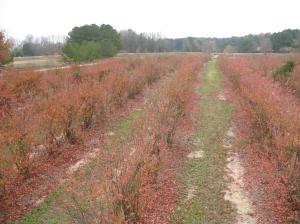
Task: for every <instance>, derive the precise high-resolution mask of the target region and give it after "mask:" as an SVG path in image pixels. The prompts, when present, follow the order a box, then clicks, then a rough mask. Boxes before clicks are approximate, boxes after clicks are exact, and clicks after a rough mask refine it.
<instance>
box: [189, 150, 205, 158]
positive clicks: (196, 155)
mask: <svg viewBox="0 0 300 224" xmlns="http://www.w3.org/2000/svg"><path fill="white" fill-rule="evenodd" d="M203 156H204V151H202V150H198V151H193V152H190V153H189V154H188V155H187V157H188V158H189V159H199V158H202V157H203Z"/></svg>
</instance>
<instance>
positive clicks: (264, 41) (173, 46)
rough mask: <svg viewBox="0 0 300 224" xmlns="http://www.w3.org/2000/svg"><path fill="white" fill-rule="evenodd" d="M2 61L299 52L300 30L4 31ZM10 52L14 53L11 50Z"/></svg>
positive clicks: (93, 26) (90, 27) (0, 47)
mask: <svg viewBox="0 0 300 224" xmlns="http://www.w3.org/2000/svg"><path fill="white" fill-rule="evenodd" d="M0 34H1V35H0V39H1V40H0V42H2V43H0V44H2V45H0V54H1V55H6V56H5V57H4V56H1V55H0V57H1V58H2V59H1V58H0V64H4V63H7V62H9V61H10V60H11V58H12V57H13V56H41V55H54V54H62V55H63V58H64V59H65V60H68V61H91V60H95V59H98V58H103V57H112V56H114V55H115V54H117V53H118V52H119V51H121V52H130V53H138V52H141V53H144V52H208V53H211V52H226V53H267V52H299V51H300V30H299V29H294V30H292V29H286V30H283V31H281V32H277V33H265V34H258V35H252V34H250V35H246V36H242V37H229V38H203V37H200V38H198V37H186V38H175V39H171V38H163V37H162V36H161V35H160V34H157V33H140V34H139V33H137V32H135V31H133V30H131V29H129V30H122V31H120V32H118V31H116V30H115V29H114V28H113V27H112V26H111V25H106V24H102V25H101V26H98V25H96V24H91V25H84V26H80V27H74V28H73V29H72V30H71V31H70V32H69V34H68V36H67V37H55V36H52V37H41V38H34V37H33V36H32V35H28V36H27V37H26V38H25V40H23V41H22V42H16V41H15V43H14V44H13V45H14V47H13V49H11V48H12V41H10V40H8V39H7V38H5V35H4V33H3V32H0ZM9 52H10V53H9ZM3 58H5V60H4V59H3Z"/></svg>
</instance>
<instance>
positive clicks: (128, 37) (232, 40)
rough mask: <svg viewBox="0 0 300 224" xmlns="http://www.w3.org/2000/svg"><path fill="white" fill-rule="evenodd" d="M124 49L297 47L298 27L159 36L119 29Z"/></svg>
mask: <svg viewBox="0 0 300 224" xmlns="http://www.w3.org/2000/svg"><path fill="white" fill-rule="evenodd" d="M120 36H121V42H122V50H123V51H125V52H227V53H258V52H262V53H266V52H292V51H299V50H300V30H298V29H296V30H292V29H287V30H283V31H281V32H277V33H266V34H258V35H252V34H251V35H246V36H242V37H229V38H198V37H186V38H175V39H171V38H162V37H161V36H160V35H159V34H147V33H141V34H138V33H136V32H134V31H133V30H126V31H120Z"/></svg>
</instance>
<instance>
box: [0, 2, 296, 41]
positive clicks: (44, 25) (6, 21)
mask: <svg viewBox="0 0 300 224" xmlns="http://www.w3.org/2000/svg"><path fill="white" fill-rule="evenodd" d="M299 10H300V0H127V1H125V0H0V30H5V31H6V32H7V33H8V35H9V36H11V37H14V38H18V39H22V38H24V37H25V36H26V35H27V34H29V33H31V34H33V35H34V36H48V35H52V34H53V35H67V33H68V32H69V31H70V30H71V29H72V28H73V27H74V26H80V25H84V24H91V23H95V24H98V25H100V24H102V23H105V24H110V25H112V26H113V27H114V28H116V29H117V30H123V29H128V28H131V29H133V30H135V31H137V32H155V33H160V34H161V35H162V36H164V37H172V38H175V37H186V36H194V37H228V36H233V35H234V36H241V35H245V34H249V33H253V34H257V33H261V32H264V33H265V32H276V31H281V30H283V29H286V28H293V29H296V28H300V12H299Z"/></svg>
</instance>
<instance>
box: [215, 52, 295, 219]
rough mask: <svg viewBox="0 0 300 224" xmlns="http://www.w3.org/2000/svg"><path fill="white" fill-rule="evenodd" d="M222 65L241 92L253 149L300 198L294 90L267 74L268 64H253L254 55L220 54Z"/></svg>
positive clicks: (245, 125) (246, 130)
mask: <svg viewBox="0 0 300 224" xmlns="http://www.w3.org/2000/svg"><path fill="white" fill-rule="evenodd" d="M262 59H266V58H262ZM256 60H258V59H256ZM219 67H220V68H221V70H222V72H223V74H224V75H225V76H226V77H227V78H228V80H229V81H230V82H231V84H232V87H233V89H234V90H235V91H236V95H237V96H238V103H239V104H238V113H239V115H238V116H239V117H240V118H241V119H242V124H243V125H241V130H243V133H244V136H245V138H246V139H248V140H249V141H248V142H249V143H251V144H252V145H253V147H252V148H253V150H254V149H257V148H259V149H260V150H259V151H255V153H258V154H259V155H260V157H261V160H260V162H261V163H265V164H268V165H266V166H264V167H269V168H270V170H269V171H266V172H270V173H274V172H275V174H276V176H279V177H280V181H281V182H282V183H284V184H285V186H286V187H288V188H289V190H290V197H293V201H294V202H295V200H296V201H297V200H299V199H296V198H294V196H295V195H296V194H297V191H299V171H300V170H299V168H300V163H299V161H300V127H299V114H300V105H299V101H298V100H297V99H296V98H295V96H293V94H292V93H291V91H289V90H288V89H287V88H285V87H284V86H282V85H281V84H280V83H278V82H274V81H273V79H272V77H271V76H268V75H266V71H269V68H268V69H267V70H265V69H263V68H259V66H256V68H254V67H253V66H252V65H251V58H250V59H249V58H247V57H234V58H229V57H226V56H221V57H220V59H219ZM271 67H272V65H271ZM255 144H256V145H259V147H255V146H254V145H255ZM248 148H249V147H248ZM256 158H258V157H256ZM290 199H291V198H286V200H287V201H288V200H290ZM296 203H299V202H296ZM290 206H291V205H290ZM285 215H288V214H285Z"/></svg>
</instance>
